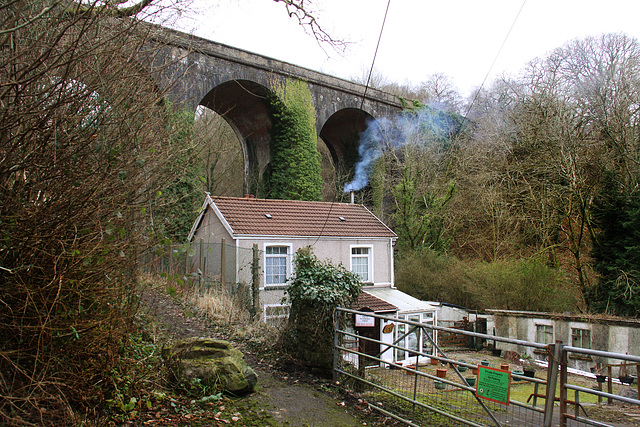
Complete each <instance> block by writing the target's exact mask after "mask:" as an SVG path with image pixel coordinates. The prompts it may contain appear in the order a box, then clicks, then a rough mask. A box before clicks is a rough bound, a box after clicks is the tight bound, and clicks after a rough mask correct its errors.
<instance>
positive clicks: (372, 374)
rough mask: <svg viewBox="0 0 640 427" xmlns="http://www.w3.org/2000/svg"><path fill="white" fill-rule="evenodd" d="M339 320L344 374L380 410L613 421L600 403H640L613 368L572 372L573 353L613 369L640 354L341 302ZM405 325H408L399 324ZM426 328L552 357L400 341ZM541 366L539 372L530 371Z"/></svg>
mask: <svg viewBox="0 0 640 427" xmlns="http://www.w3.org/2000/svg"><path fill="white" fill-rule="evenodd" d="M356 314H357V315H360V316H370V317H373V318H379V319H381V321H382V322H384V324H385V325H387V326H388V325H395V326H396V327H395V328H390V329H394V330H395V331H402V333H397V334H395V335H394V336H393V341H392V342H390V341H388V340H387V341H384V342H383V341H382V340H379V339H375V338H371V337H369V336H363V335H361V334H358V332H357V328H354V317H355V315H356ZM334 322H335V323H334V326H335V352H334V373H335V376H336V380H337V381H339V382H340V383H341V384H342V385H343V386H344V387H347V388H350V389H353V390H355V391H356V392H358V393H360V394H361V396H362V397H363V399H364V400H365V401H367V402H368V404H369V405H370V406H371V407H372V408H373V409H376V410H378V411H380V412H382V413H384V414H386V415H388V416H390V417H392V418H395V419H397V420H399V421H401V422H403V423H405V424H407V425H411V426H458V425H464V426H487V425H489V426H504V425H517V426H536V427H538V426H551V425H560V426H586V425H593V426H608V425H609V424H607V423H606V421H603V420H602V419H600V418H599V417H598V416H595V415H593V410H594V408H601V407H602V405H605V406H606V404H608V403H611V404H613V403H615V402H618V403H620V402H622V403H624V404H626V405H631V406H632V407H633V408H635V409H636V410H638V409H639V408H640V406H639V405H640V401H639V400H638V397H637V396H638V395H637V393H636V394H633V391H634V390H635V388H634V387H632V386H631V385H629V384H625V383H624V382H622V381H621V379H618V378H612V375H613V374H612V373H611V372H612V371H608V372H609V375H608V376H607V378H608V380H607V381H608V382H606V381H605V382H597V381H601V376H598V377H596V374H592V373H586V372H576V370H573V371H572V370H570V369H568V368H567V363H566V360H567V357H568V354H569V353H572V354H573V355H582V356H585V357H586V356H588V355H589V354H597V355H599V356H603V357H607V358H608V360H610V361H611V362H612V363H611V364H609V365H607V366H606V367H605V368H607V369H615V367H617V366H620V365H621V366H625V367H629V368H630V369H631V368H633V367H636V369H637V366H638V365H637V364H638V363H640V357H638V356H631V355H623V354H617V353H609V352H602V351H596V350H589V349H582V348H576V347H570V346H565V345H564V344H563V343H562V342H559V341H558V342H556V343H555V344H551V345H544V344H539V343H534V342H527V341H522V340H515V339H508V338H501V337H496V336H493V335H491V336H489V335H485V334H480V333H476V332H470V331H466V330H462V329H453V328H446V327H441V326H437V325H433V324H428V323H418V322H411V321H408V320H402V319H398V318H395V317H388V316H380V315H375V314H372V313H370V312H356V311H354V310H349V309H341V308H340V309H338V310H336V314H335V319H334ZM400 324H404V325H405V326H404V328H400V327H397V326H399V325H400ZM418 330H419V331H421V333H422V334H423V335H424V336H427V337H430V339H432V338H433V337H434V336H436V333H435V332H436V331H437V332H438V333H439V334H440V335H444V334H448V335H449V334H452V335H462V336H465V337H467V338H469V339H470V338H475V339H478V340H482V339H486V340H491V341H493V342H496V341H497V342H505V343H511V344H517V345H522V346H528V347H533V348H535V349H536V350H537V351H538V353H539V354H541V353H545V354H546V355H547V357H546V358H547V360H546V361H545V360H536V361H527V360H526V359H521V358H520V357H519V356H518V355H517V354H516V353H515V352H506V353H507V354H502V353H501V352H495V351H489V350H482V351H478V350H476V349H472V348H469V349H466V350H463V349H461V348H460V347H454V348H446V347H443V346H440V345H439V344H438V343H437V342H436V341H435V340H433V342H432V344H433V345H432V347H431V348H432V349H433V350H432V352H430V353H423V352H421V351H419V350H418V349H416V348H415V347H413V348H406V347H402V346H401V345H399V343H403V342H405V340H404V338H405V337H406V336H407V335H408V334H411V333H416V332H415V331H418ZM372 343H373V344H375V345H374V346H372V345H371V344H372ZM372 348H374V349H375V351H371V349H372ZM390 349H399V350H401V351H409V352H411V358H409V359H408V360H403V361H402V362H396V361H395V360H390V359H389V358H388V357H386V358H381V356H383V355H384V354H387V355H388V354H393V353H394V352H393V351H389V350H390ZM534 367H535V369H536V371H534V372H528V368H534ZM618 369H619V368H618ZM628 381H631V380H628ZM635 381H637V378H636V379H635ZM598 384H599V385H598ZM607 387H610V388H608V389H607V390H606V391H603V388H607ZM638 387H639V389H638V392H640V386H638ZM630 391H631V392H632V393H631V394H629V392H630ZM625 393H626V394H625ZM629 395H631V396H632V397H628V396H629ZM612 407H614V406H612ZM613 410H617V409H616V408H615V407H614V409H613ZM590 413H591V414H590ZM621 414H622V412H621Z"/></svg>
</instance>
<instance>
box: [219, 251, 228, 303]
mask: <svg viewBox="0 0 640 427" xmlns="http://www.w3.org/2000/svg"><path fill="white" fill-rule="evenodd" d="M226 261H227V246H226V245H225V240H224V238H223V239H221V240H220V292H224V291H225V290H226V289H225V287H224V284H225V277H224V273H225V271H226V270H227V262H226Z"/></svg>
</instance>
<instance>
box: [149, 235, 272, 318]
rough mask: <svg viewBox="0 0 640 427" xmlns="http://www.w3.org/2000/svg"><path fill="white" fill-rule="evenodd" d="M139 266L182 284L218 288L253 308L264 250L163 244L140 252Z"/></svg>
mask: <svg viewBox="0 0 640 427" xmlns="http://www.w3.org/2000/svg"><path fill="white" fill-rule="evenodd" d="M138 259H139V262H138V268H139V270H140V271H142V272H144V273H148V274H151V275H158V276H162V277H166V278H168V279H169V280H170V281H171V282H173V283H175V284H177V285H178V286H181V287H183V286H188V287H191V288H193V289H195V290H197V291H200V292H202V293H204V292H210V291H211V290H217V291H219V292H224V293H226V294H227V295H229V296H230V297H232V298H236V299H237V300H239V301H240V302H242V303H243V304H244V305H245V306H246V307H247V308H253V307H254V305H253V304H254V303H253V299H254V298H255V297H256V295H254V294H255V292H254V287H255V288H256V289H257V287H258V286H259V284H258V283H255V282H256V279H257V276H256V275H255V274H254V268H255V269H258V271H259V268H260V266H259V260H260V259H262V251H260V250H257V249H256V248H253V249H252V248H239V247H236V246H235V245H229V244H226V243H225V242H224V241H222V242H205V241H202V240H201V241H197V242H189V243H185V244H171V245H159V246H156V247H153V248H150V249H148V250H147V251H145V252H143V253H142V254H140V256H139V258H138Z"/></svg>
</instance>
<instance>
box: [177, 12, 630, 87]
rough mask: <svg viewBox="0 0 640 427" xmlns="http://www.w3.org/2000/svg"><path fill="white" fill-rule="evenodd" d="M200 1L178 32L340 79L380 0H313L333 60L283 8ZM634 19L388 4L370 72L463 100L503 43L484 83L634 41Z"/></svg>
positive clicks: (363, 42) (365, 65) (377, 21)
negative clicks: (454, 91)
mask: <svg viewBox="0 0 640 427" xmlns="http://www.w3.org/2000/svg"><path fill="white" fill-rule="evenodd" d="M198 1H199V2H200V3H196V4H201V5H200V6H197V8H196V9H192V10H194V11H196V13H189V14H185V15H184V16H183V18H182V19H181V21H180V22H179V23H178V25H179V28H180V29H181V30H183V31H187V32H192V33H194V34H196V35H198V36H201V37H204V38H207V39H210V40H214V41H217V42H220V43H224V44H228V45H230V46H234V47H238V48H241V49H245V50H248V51H251V52H255V53H259V54H262V55H266V56H269V57H272V58H275V59H279V60H282V61H285V62H290V63H294V64H296V65H300V66H303V67H307V68H311V69H313V70H316V71H321V72H324V73H327V74H331V75H334V76H338V77H343V78H350V77H354V76H363V75H364V73H365V72H366V71H368V70H369V68H370V67H371V63H372V60H373V56H374V52H375V47H376V43H377V41H378V36H379V34H380V29H381V26H382V21H383V18H384V13H385V9H386V7H387V2H388V0H314V1H313V8H314V10H315V11H316V15H317V17H318V21H319V23H320V24H321V25H322V26H323V27H324V28H325V29H326V30H327V31H328V32H329V33H330V34H331V35H332V36H333V37H334V38H339V39H344V40H346V41H349V42H350V43H351V44H350V47H349V49H348V51H347V52H345V53H344V54H340V53H337V52H335V51H334V50H332V49H331V47H329V46H323V47H320V46H318V44H317V43H316V41H315V40H314V39H313V37H312V36H310V35H308V34H306V33H305V31H304V29H302V28H300V27H299V26H298V25H297V22H296V21H295V20H293V19H290V18H289V17H288V16H287V14H286V10H285V8H284V6H283V4H281V3H276V2H274V1H272V0H218V1H212V0H196V2H198ZM212 3H213V5H211V4H212ZM523 4H524V6H523ZM519 12H520V14H519V16H518V13H519ZM517 16H518V18H517V20H516V17H517ZM639 19H640V1H638V0H607V1H604V0H599V1H595V0H527V1H526V2H525V1H523V0H485V1H480V0H440V1H437V2H436V1H431V0H391V3H390V7H389V12H388V15H387V21H386V24H385V27H384V31H383V33H382V39H381V43H380V48H379V51H378V55H377V58H376V63H375V67H376V69H377V70H378V71H379V72H380V73H381V74H382V75H384V76H385V78H387V79H388V80H389V81H394V82H397V83H400V84H418V83H420V82H421V81H423V80H426V78H427V77H428V76H429V75H431V74H434V73H443V74H445V75H447V76H449V77H450V78H451V80H452V81H453V83H454V84H455V85H456V86H457V87H458V89H459V90H460V92H461V93H462V94H463V95H464V96H466V95H468V94H469V92H470V91H471V90H473V89H474V88H476V87H478V86H480V85H481V84H482V82H483V80H484V79H485V76H486V75H487V73H488V72H489V70H490V69H491V64H492V63H493V61H494V59H495V58H496V55H497V54H498V51H499V50H500V47H501V45H502V44H503V41H504V40H505V38H506V43H505V45H504V47H503V49H502V51H501V53H500V55H499V56H498V59H497V61H496V63H495V65H494V66H493V69H492V71H491V74H490V75H489V78H488V82H490V81H491V80H492V79H493V78H495V77H496V76H497V75H500V74H502V73H515V72H517V71H519V70H520V69H522V67H523V66H524V65H525V64H526V63H527V62H528V61H530V60H531V59H534V58H536V57H541V56H544V55H545V54H546V53H547V52H549V51H551V50H553V49H554V48H556V47H560V46H562V45H563V44H564V43H565V42H567V41H570V40H573V39H576V38H583V37H586V36H589V35H594V36H597V35H600V34H603V33H607V32H616V33H626V34H628V35H630V36H633V37H635V38H638V39H640V23H639V22H638V20H639ZM514 21H515V24H514ZM512 25H514V26H513V30H512V31H511V34H510V35H509V37H507V34H508V33H509V30H510V28H511V26H512ZM323 49H324V50H323Z"/></svg>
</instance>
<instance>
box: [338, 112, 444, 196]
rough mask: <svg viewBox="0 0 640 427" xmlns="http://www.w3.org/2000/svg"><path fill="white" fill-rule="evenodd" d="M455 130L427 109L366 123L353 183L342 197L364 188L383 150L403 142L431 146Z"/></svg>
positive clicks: (437, 114)
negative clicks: (430, 144)
mask: <svg viewBox="0 0 640 427" xmlns="http://www.w3.org/2000/svg"><path fill="white" fill-rule="evenodd" d="M455 128H456V126H455V123H454V122H453V120H452V118H451V116H448V115H447V114H445V113H444V112H442V111H441V110H434V109H432V108H429V107H427V108H423V109H421V110H419V111H417V112H414V113H405V114H400V115H397V116H394V117H392V118H390V119H389V118H380V119H372V120H370V121H369V122H368V123H367V128H366V129H365V130H364V131H363V132H362V133H361V134H360V144H359V145H358V154H359V158H358V162H357V163H356V165H355V172H354V176H353V180H352V181H351V182H350V183H348V184H347V185H345V187H344V191H345V193H348V192H351V191H358V190H361V189H363V188H364V187H366V186H367V184H368V183H369V177H370V176H371V170H372V169H373V166H374V164H375V161H376V160H378V159H379V158H380V156H382V154H383V153H384V150H386V149H394V148H398V147H400V146H402V145H404V144H406V143H407V142H413V143H417V144H427V143H433V142H434V141H436V140H438V139H441V138H448V137H450V136H451V134H452V132H453V131H454V130H455Z"/></svg>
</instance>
